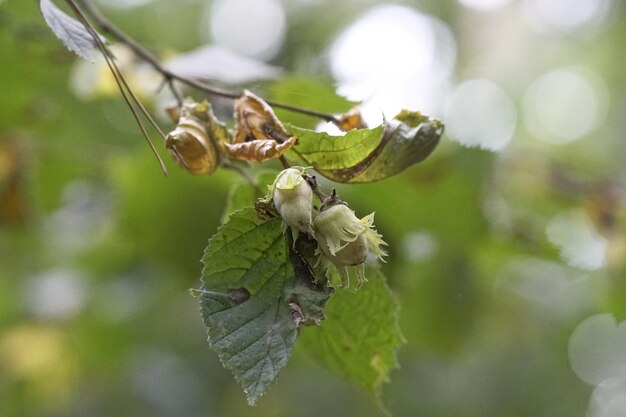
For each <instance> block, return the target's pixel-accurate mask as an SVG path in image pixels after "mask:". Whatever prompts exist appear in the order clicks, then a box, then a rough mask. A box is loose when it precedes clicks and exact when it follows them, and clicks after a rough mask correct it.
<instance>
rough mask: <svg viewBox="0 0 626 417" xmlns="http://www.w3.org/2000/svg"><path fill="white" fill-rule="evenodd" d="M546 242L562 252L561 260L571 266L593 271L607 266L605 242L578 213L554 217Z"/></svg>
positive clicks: (547, 229) (572, 212)
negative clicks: (548, 241)
mask: <svg viewBox="0 0 626 417" xmlns="http://www.w3.org/2000/svg"><path fill="white" fill-rule="evenodd" d="M546 234H547V236H548V240H550V242H552V244H554V245H555V246H557V247H558V248H559V249H560V250H561V256H562V257H563V259H565V261H567V263H569V264H570V265H572V266H575V267H578V268H583V269H589V270H596V269H600V268H602V267H603V266H604V264H605V263H606V253H607V248H608V242H607V240H606V238H604V237H603V236H601V235H600V234H599V233H598V232H597V231H596V230H595V228H594V227H593V224H592V223H591V221H590V220H589V218H588V217H587V216H586V215H585V213H584V212H583V211H581V210H572V211H568V212H565V213H562V214H559V215H557V216H556V217H554V218H553V219H552V220H550V222H549V223H548V226H547V227H546Z"/></svg>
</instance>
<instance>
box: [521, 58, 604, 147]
mask: <svg viewBox="0 0 626 417" xmlns="http://www.w3.org/2000/svg"><path fill="white" fill-rule="evenodd" d="M608 101H609V93H608V89H607V87H606V84H605V83H604V81H603V80H602V79H601V78H600V77H599V76H598V75H596V74H595V73H592V72H590V71H587V70H584V69H582V68H564V69H558V70H555V71H551V72H549V73H547V74H545V75H542V76H541V77H539V78H538V79H537V80H536V81H534V82H533V83H532V84H531V86H530V87H529V88H528V90H527V91H526V94H525V95H524V126H525V127H526V129H527V130H528V131H529V132H530V133H531V134H532V135H533V136H534V137H535V138H536V139H538V140H540V141H543V142H547V143H552V144H565V143H569V142H572V141H575V140H578V139H581V138H583V137H585V136H587V135H589V134H591V133H592V132H593V131H594V130H595V129H596V128H597V127H598V126H599V125H600V124H601V123H602V121H603V120H604V117H605V115H606V110H607V107H608Z"/></svg>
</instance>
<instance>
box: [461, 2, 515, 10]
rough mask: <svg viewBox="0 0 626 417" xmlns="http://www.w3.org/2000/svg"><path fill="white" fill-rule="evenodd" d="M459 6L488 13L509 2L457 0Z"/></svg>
mask: <svg viewBox="0 0 626 417" xmlns="http://www.w3.org/2000/svg"><path fill="white" fill-rule="evenodd" d="M458 1H459V3H460V4H462V5H463V6H465V7H469V8H471V9H475V10H479V11H482V12H490V11H494V10H496V9H499V8H501V7H504V6H506V5H507V4H509V3H510V2H511V0H458Z"/></svg>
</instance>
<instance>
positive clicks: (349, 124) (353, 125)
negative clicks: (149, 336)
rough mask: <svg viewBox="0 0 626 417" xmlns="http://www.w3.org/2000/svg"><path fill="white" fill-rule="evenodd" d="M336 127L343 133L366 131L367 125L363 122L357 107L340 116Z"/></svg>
mask: <svg viewBox="0 0 626 417" xmlns="http://www.w3.org/2000/svg"><path fill="white" fill-rule="evenodd" d="M337 127H338V128H339V129H341V130H343V131H344V132H349V131H351V130H353V129H367V124H366V123H365V121H364V120H363V116H362V115H361V111H360V110H359V109H358V108H357V107H353V108H351V109H350V110H349V111H348V112H347V113H344V114H342V115H341V117H340V118H339V123H338V124H337Z"/></svg>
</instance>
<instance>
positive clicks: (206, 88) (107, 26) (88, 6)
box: [79, 0, 340, 125]
mask: <svg viewBox="0 0 626 417" xmlns="http://www.w3.org/2000/svg"><path fill="white" fill-rule="evenodd" d="M79 1H80V3H81V4H82V5H83V8H84V9H85V12H86V13H87V14H88V15H89V16H90V17H91V18H92V19H93V20H94V21H95V22H96V24H97V25H98V26H99V27H100V29H102V31H103V32H106V33H108V34H109V35H111V36H113V37H114V38H115V39H117V41H118V42H120V43H123V44H124V45H126V46H128V47H129V48H130V49H131V50H132V51H133V53H134V54H135V55H137V56H138V57H139V58H141V59H143V60H144V61H146V62H147V63H148V64H150V65H151V66H152V68H154V69H155V70H156V71H157V72H159V73H160V74H161V75H162V76H163V77H164V78H165V79H166V81H167V83H168V85H169V87H170V89H172V91H173V92H174V95H175V96H177V97H178V94H177V92H176V91H174V90H175V89H174V86H173V83H172V80H177V81H179V82H181V83H183V84H185V85H187V86H189V87H192V88H195V89H197V90H199V91H202V92H204V93H207V94H210V95H214V96H218V97H225V98H231V99H237V98H239V97H241V96H242V95H243V93H241V92H235V91H230V90H225V89H222V88H217V87H214V86H212V85H210V84H207V83H205V82H202V81H200V80H197V79H194V78H189V77H185V76H182V75H180V74H176V73H175V72H172V71H170V70H168V69H167V68H165V66H164V65H163V63H162V62H161V61H159V59H158V58H157V57H156V56H155V55H154V54H153V53H151V52H150V51H148V50H147V49H146V48H144V47H143V46H141V45H140V44H139V43H138V42H137V41H135V40H134V39H132V38H131V37H130V36H128V35H127V34H126V33H124V32H123V31H121V30H120V29H118V28H117V27H116V26H115V25H113V24H112V23H111V22H109V20H108V19H107V18H106V17H104V15H103V14H102V13H100V11H99V10H98V9H97V8H96V6H95V5H94V4H93V3H92V2H91V0H79ZM265 101H266V102H267V103H268V104H269V105H270V106H273V107H278V108H281V109H285V110H289V111H292V112H296V113H301V114H306V115H308V116H313V117H317V118H319V119H322V120H325V121H327V122H331V123H334V124H337V125H338V124H339V123H340V120H339V119H338V118H337V117H335V116H334V115H332V114H329V113H324V112H318V111H315V110H311V109H305V108H301V107H297V106H292V105H290V104H284V103H279V102H276V101H271V100H265Z"/></svg>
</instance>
